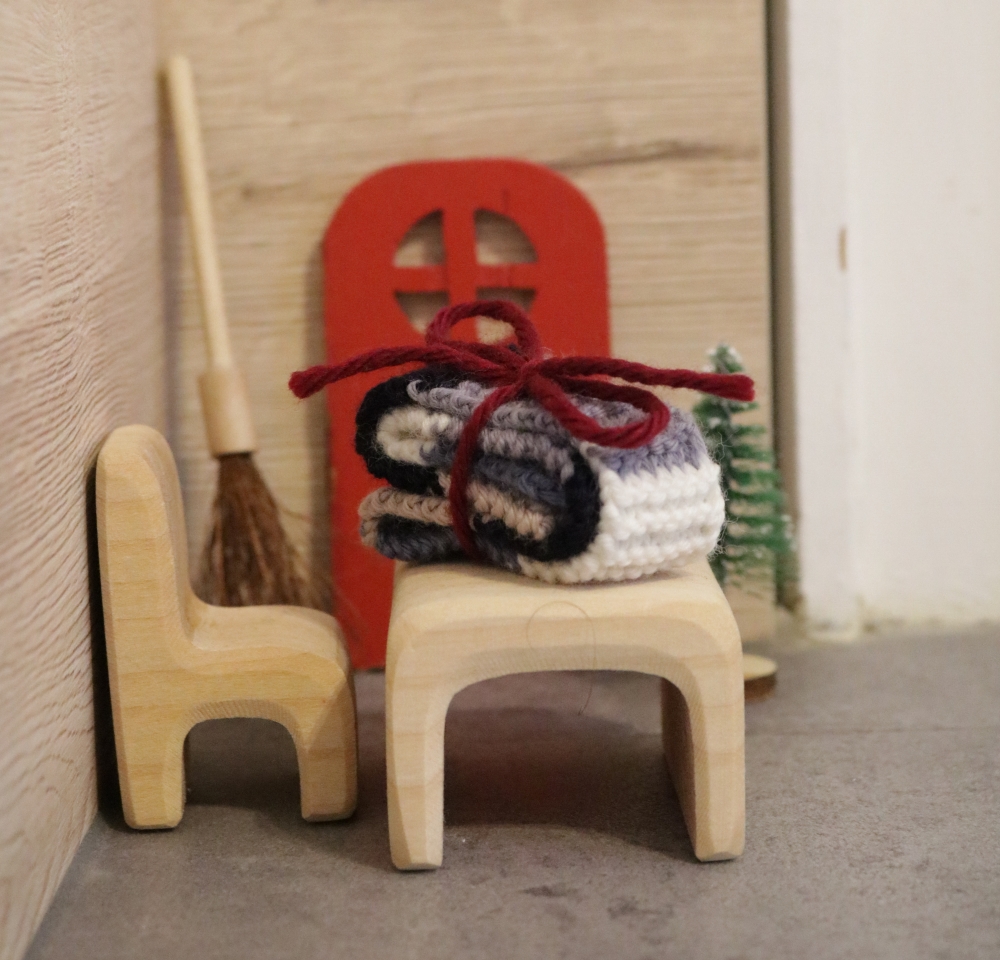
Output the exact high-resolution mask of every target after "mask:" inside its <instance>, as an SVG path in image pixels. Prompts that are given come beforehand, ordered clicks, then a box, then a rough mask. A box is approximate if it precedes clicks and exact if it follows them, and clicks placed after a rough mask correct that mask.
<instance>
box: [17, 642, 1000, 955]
mask: <svg viewBox="0 0 1000 960" xmlns="http://www.w3.org/2000/svg"><path fill="white" fill-rule="evenodd" d="M779 662H780V681H779V685H778V689H777V692H776V694H775V695H774V696H773V697H771V698H770V699H769V700H766V701H763V702H760V703H751V704H748V705H747V847H746V853H745V854H744V856H743V857H742V859H740V860H737V861H732V862H728V863H710V864H700V863H698V862H696V861H695V860H694V858H693V856H692V854H691V849H690V846H689V843H688V839H687V835H686V833H685V830H684V826H683V823H682V820H681V817H680V812H679V809H678V806H677V802H676V800H675V798H674V795H673V792H672V789H671V786H670V783H669V779H668V777H667V775H666V773H665V770H664V765H663V762H662V757H661V751H660V741H659V719H658V689H657V682H656V681H655V680H653V679H651V678H648V677H642V676H636V675H631V674H537V675H529V676H522V677H513V678H505V679H503V680H496V681H490V682H488V683H485V684H480V685H478V686H476V687H473V688H470V689H468V690H466V691H463V693H462V694H460V695H459V697H457V698H456V700H455V702H454V704H453V707H452V710H451V712H450V713H449V717H448V729H447V747H446V753H447V762H446V819H447V826H446V829H445V862H444V867H443V868H442V869H441V870H439V871H438V872H436V873H421V874H399V873H396V872H395V871H394V870H393V868H392V865H391V863H390V860H389V850H388V839H387V831H386V804H385V770H384V747H383V733H384V727H383V712H382V706H383V704H382V677H381V676H380V675H378V674H370V675H362V676H359V678H358V693H359V710H360V715H359V725H360V757H361V765H360V801H359V805H358V812H357V814H356V815H355V816H354V818H353V819H351V820H349V821H346V822H343V823H333V824H307V823H304V822H302V821H301V820H300V819H299V817H298V809H297V804H298V801H297V782H296V769H295V758H294V752H293V749H292V744H291V740H290V738H289V737H288V736H287V734H286V733H285V732H284V731H283V730H282V729H281V728H280V727H277V726H276V725H272V724H268V723H265V722H258V721H241V720H230V721H218V722H215V723H211V724H204V725H202V726H200V727H198V728H196V729H195V730H194V731H193V733H192V736H191V740H190V761H189V772H188V778H189V787H190V797H189V805H188V808H187V811H186V813H185V816H184V820H183V822H182V823H181V825H180V826H179V827H178V828H177V829H176V830H174V831H171V832H162V833H135V832H132V831H130V830H128V829H127V828H126V827H125V826H124V824H123V823H122V821H121V817H120V813H115V812H114V810H113V809H112V810H111V812H110V813H109V812H107V811H105V813H104V814H102V816H101V817H99V818H98V820H97V822H96V823H95V824H94V826H93V828H92V830H91V831H90V833H89V835H88V836H87V838H86V839H85V841H84V843H83V846H82V847H81V849H80V852H79V854H78V856H77V858H76V860H75V862H74V863H73V865H72V867H71V868H70V871H69V874H68V875H67V877H66V879H65V881H64V882H63V884H62V887H61V888H60V890H59V892H58V894H57V897H56V900H55V903H54V904H53V906H52V908H51V910H50V912H49V914H48V916H47V917H46V919H45V921H44V922H43V924H42V927H41V929H40V930H39V932H38V935H37V937H36V939H35V942H34V945H33V946H32V948H31V950H30V952H29V954H28V956H29V958H30V960H50V958H52V960H67V958H75V960H89V958H94V960H97V958H100V960H117V958H142V960H160V958H164V960H166V958H169V960H177V958H182V960H187V958H192V960H215V958H219V960H222V958H233V960H237V958H238V960H257V958H260V960H281V958H289V960H312V958H337V957H349V958H353V960H359V958H360V960H364V958H393V960H397V958H398V960H403V958H432V957H433V958H457V957H471V958H479V957H483V958H535V957H539V958H558V957H567V958H569V957H572V958H580V960H586V958H602V960H603V958H612V957H636V958H639V957H642V958H646V957H648V958H671V960H683V958H705V960H715V958H719V960H722V958H727V960H756V958H760V960H779V958H785V957H787V958H811V960H824V958H835V957H836V958H840V957H843V958H864V960H875V958H889V957H893V958H897V957H898V958H908V960H913V958H924V957H927V958H973V957H975V958H980V957H981V958H1000V737H998V734H1000V633H998V631H996V630H987V629H982V630H973V631H967V632H963V633H961V634H953V635H946V634H943V633H942V634H939V635H922V636H899V637H892V638H888V639H886V638H882V639H874V640H871V641H869V642H866V643H862V644H859V645H854V646H849V647H832V646H825V647H815V648H804V649H799V650H791V651H787V652H785V653H782V654H780V655H779Z"/></svg>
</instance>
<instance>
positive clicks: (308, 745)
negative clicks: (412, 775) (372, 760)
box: [292, 682, 358, 820]
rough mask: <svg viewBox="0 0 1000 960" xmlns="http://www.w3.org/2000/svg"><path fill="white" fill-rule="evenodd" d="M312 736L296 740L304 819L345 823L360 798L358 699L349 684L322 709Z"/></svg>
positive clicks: (312, 727) (310, 730) (300, 737)
mask: <svg viewBox="0 0 1000 960" xmlns="http://www.w3.org/2000/svg"><path fill="white" fill-rule="evenodd" d="M320 706H321V713H320V714H319V716H318V717H316V719H315V720H314V722H313V723H312V725H311V728H310V729H309V733H308V735H306V734H303V735H300V736H296V734H295V732H294V731H293V733H292V736H293V738H294V739H295V750H296V753H297V754H298V760H299V783H300V790H301V795H302V817H303V819H305V820H342V819H343V818H344V817H349V816H350V815H351V814H352V813H354V807H355V805H356V803H357V797H358V764H357V734H356V732H355V725H354V697H353V695H352V692H351V685H350V683H349V682H348V683H345V684H344V685H343V686H342V688H341V690H340V692H339V693H338V694H337V695H336V697H335V698H333V699H331V700H330V701H328V702H324V703H322V704H321V705H320Z"/></svg>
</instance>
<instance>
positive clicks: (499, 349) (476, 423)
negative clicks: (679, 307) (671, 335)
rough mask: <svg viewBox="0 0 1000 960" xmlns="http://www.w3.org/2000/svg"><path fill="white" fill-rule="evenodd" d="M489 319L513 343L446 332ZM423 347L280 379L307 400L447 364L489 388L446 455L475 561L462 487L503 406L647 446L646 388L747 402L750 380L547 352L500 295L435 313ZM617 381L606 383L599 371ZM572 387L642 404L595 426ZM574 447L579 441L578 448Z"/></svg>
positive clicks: (663, 417) (602, 437)
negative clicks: (359, 382) (525, 405)
mask: <svg viewBox="0 0 1000 960" xmlns="http://www.w3.org/2000/svg"><path fill="white" fill-rule="evenodd" d="M472 317H489V318H491V319H493V320H501V321H503V322H504V323H507V324H509V325H510V327H511V328H512V330H513V332H514V338H515V342H514V343H509V344H506V345H498V344H487V343H472V342H468V341H458V340H454V339H453V338H452V337H451V330H452V328H453V327H454V326H455V325H456V324H457V323H460V322H461V321H462V320H468V319H470V318H472ZM424 341H425V343H424V345H423V346H400V347H382V348H379V349H376V350H370V351H368V352H367V353H361V354H358V355H357V356H355V357H351V358H349V359H347V360H344V361H342V362H340V363H336V364H333V365H332V366H323V365H321V366H316V367H310V368H309V369H308V370H299V371H297V372H296V373H293V374H292V375H291V377H290V378H289V381H288V386H289V388H290V389H291V390H292V392H293V393H294V394H295V395H296V396H297V397H299V398H305V397H308V396H311V395H312V394H314V393H316V392H317V391H318V390H322V389H323V387H325V386H328V385H329V384H332V383H336V382H337V381H338V380H344V379H346V378H348V377H353V376H356V375H357V374H360V373H367V372H371V371H373V370H380V369H383V368H385V367H395V366H400V365H402V364H404V363H414V362H419V363H435V364H446V365H449V366H451V367H453V368H454V369H456V370H461V371H462V372H463V373H464V374H465V375H466V377H467V378H468V379H469V380H471V381H473V382H476V383H480V384H483V385H488V386H491V387H494V388H495V389H493V390H492V391H489V392H487V393H485V394H484V399H483V401H482V402H481V403H480V404H479V405H478V406H476V407H475V409H474V410H473V411H472V415H471V416H470V417H469V418H468V420H467V421H466V423H465V426H464V428H463V429H462V430H461V432H460V434H459V437H458V443H457V445H456V447H455V452H454V457H453V459H452V461H451V483H450V486H449V492H448V503H449V506H450V508H451V518H452V529H453V530H454V531H455V536H456V537H457V538H458V542H459V544H460V545H461V547H462V550H463V551H464V553H465V554H466V555H468V556H469V557H472V558H473V559H480V558H482V551H481V550H480V548H479V545H478V543H477V541H476V538H475V536H474V535H473V530H472V526H473V524H472V517H471V516H470V514H469V497H468V484H469V481H470V478H471V474H472V469H473V462H474V460H475V459H476V454H477V448H478V446H479V435H480V433H481V432H482V429H483V427H484V426H485V425H486V423H487V422H488V421H489V420H490V419H491V417H492V416H493V415H494V414H495V413H496V412H497V410H498V409H499V408H500V407H501V406H503V405H504V404H506V403H510V402H513V401H517V400H530V401H532V402H534V403H536V404H537V405H538V407H539V408H541V409H543V410H545V411H546V412H547V413H548V414H549V415H550V416H552V417H553V418H554V419H555V420H556V422H558V423H559V424H560V425H561V426H562V427H563V428H564V429H565V430H567V431H568V432H569V433H570V434H572V435H573V436H574V437H576V438H577V439H578V440H579V441H581V442H582V443H588V444H591V445H593V444H597V445H601V446H605V447H613V448H615V449H617V450H635V449H638V448H639V447H644V446H648V445H649V444H650V443H652V442H653V440H655V438H656V437H657V435H658V434H660V433H663V432H664V431H665V430H666V428H667V426H668V425H669V423H670V417H671V414H670V409H669V408H668V407H667V406H666V404H664V403H663V401H662V400H660V398H659V397H657V396H656V394H654V393H652V392H651V391H649V390H647V389H643V388H641V387H637V386H635V384H642V385H644V386H645V387H650V386H667V387H687V388H690V389H694V390H700V391H702V392H703V393H712V394H714V395H715V396H718V397H725V398H728V399H732V400H752V399H753V395H754V388H753V381H752V380H751V379H750V378H749V377H747V376H745V375H743V374H717V373H697V372H696V371H694V370H683V369H682V370H667V369H660V368H657V367H650V366H646V364H642V363H636V362H634V361H630V360H618V359H615V358H613V357H552V356H547V355H546V352H545V348H544V346H543V345H542V341H541V339H540V338H539V336H538V331H537V330H535V328H534V325H533V324H532V323H531V320H530V319H529V318H528V315H527V314H526V313H525V312H524V311H523V310H521V309H520V308H519V307H517V306H515V305H514V304H513V303H510V302H509V301H506V300H472V301H469V302H466V303H457V304H455V305H453V306H450V307H445V308H444V309H442V310H439V311H438V313H437V315H436V316H435V317H434V320H433V321H432V322H431V324H430V326H429V327H428V328H427V331H426V333H425V334H424ZM609 377H614V378H617V379H618V380H619V381H627V382H617V383H612V382H610V381H609V380H608V379H607V378H609ZM571 394H572V395H576V396H578V397H586V398H589V399H591V400H598V401H608V402H612V401H614V402H624V403H626V404H627V405H629V406H631V407H633V408H635V410H636V411H641V415H640V416H638V417H636V418H626V420H625V421H624V422H622V423H619V424H617V425H611V426H603V425H602V424H601V423H600V422H598V421H597V420H595V419H594V418H593V417H591V416H589V415H588V414H586V413H584V412H583V409H582V406H581V405H580V404H577V403H575V402H574V401H573V400H572V399H571ZM581 449H582V447H581Z"/></svg>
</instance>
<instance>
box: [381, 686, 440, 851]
mask: <svg viewBox="0 0 1000 960" xmlns="http://www.w3.org/2000/svg"><path fill="white" fill-rule="evenodd" d="M450 699H451V697H450V696H449V695H445V694H442V693H440V692H439V691H436V690H434V689H428V688H427V687H426V686H423V685H420V684H418V683H412V684H411V683H408V682H407V681H406V680H405V679H403V678H400V677H399V675H398V671H396V674H395V675H394V676H391V677H389V676H387V677H386V730H385V733H386V779H387V787H388V799H389V848H390V852H391V854H392V862H393V863H394V864H395V865H396V866H397V867H398V868H399V869H400V870H432V869H434V868H436V867H440V866H441V859H442V855H443V833H444V722H445V715H446V713H447V710H448V702H449V701H450Z"/></svg>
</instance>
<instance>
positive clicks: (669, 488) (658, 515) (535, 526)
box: [355, 367, 725, 583]
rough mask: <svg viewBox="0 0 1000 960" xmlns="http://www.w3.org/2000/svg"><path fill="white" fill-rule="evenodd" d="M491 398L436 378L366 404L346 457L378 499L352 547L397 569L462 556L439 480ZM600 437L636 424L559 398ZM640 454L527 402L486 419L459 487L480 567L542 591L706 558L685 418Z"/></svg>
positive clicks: (446, 481) (474, 386)
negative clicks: (357, 464)
mask: <svg viewBox="0 0 1000 960" xmlns="http://www.w3.org/2000/svg"><path fill="white" fill-rule="evenodd" d="M490 392H492V391H491V388H489V387H484V386H483V385H481V384H480V383H477V382H476V381H474V380H472V379H469V377H468V375H467V374H462V373H460V372H458V371H456V370H454V369H450V368H447V367H426V368H424V369H421V370H417V371H415V372H413V373H408V374H405V375H403V376H398V377H393V378H391V379H389V380H387V381H385V382H384V383H381V384H379V385H378V386H376V387H374V388H373V389H372V390H370V391H369V392H368V394H367V395H366V396H365V399H364V401H363V402H362V404H361V406H360V408H359V409H358V414H357V434H356V439H355V446H356V449H357V451H358V453H359V454H361V456H362V457H363V458H364V460H365V463H366V464H367V466H368V469H369V471H370V472H371V473H372V474H373V475H374V476H376V477H379V478H381V479H384V480H387V481H388V482H389V484H391V486H389V487H382V488H380V489H379V490H376V491H374V492H373V493H372V494H370V495H369V496H368V497H366V498H365V500H363V501H362V503H361V506H360V508H359V515H360V517H361V537H362V540H363V541H364V542H365V543H366V544H368V545H369V546H372V547H374V548H375V549H376V550H378V551H379V552H380V553H382V554H384V555H385V556H387V557H390V558H392V559H398V560H406V561H410V562H425V561H430V560H442V559H448V558H457V557H460V556H462V555H463V551H462V548H461V546H460V545H459V542H458V538H457V536H456V534H455V531H454V529H453V528H452V525H451V524H452V516H451V508H450V505H449V502H448V490H449V486H450V480H451V476H450V471H451V465H452V460H453V459H454V456H455V450H456V447H457V443H458V438H459V435H460V434H461V432H462V429H463V427H464V426H465V424H466V423H467V422H468V420H469V418H470V416H471V415H472V413H473V411H474V409H475V408H476V407H477V406H478V405H479V404H480V403H481V402H482V401H483V399H484V398H485V397H486V396H487V395H488V394H489V393H490ZM570 399H571V401H572V403H573V404H574V405H576V406H577V407H578V408H579V409H580V410H581V411H583V412H584V413H585V414H587V415H588V416H590V417H592V418H593V419H594V420H596V421H597V422H598V423H600V424H601V425H602V426H607V427H613V426H621V425H624V424H628V423H631V422H634V421H636V420H640V419H642V418H643V416H644V414H643V413H642V412H641V411H639V410H637V409H636V408H635V407H633V406H631V405H629V404H627V403H623V402H620V401H611V400H600V399H595V398H589V397H579V396H571V398H570ZM670 414H671V416H670V422H669V424H668V426H667V427H666V428H665V429H664V430H662V431H661V432H660V433H659V434H657V435H656V436H655V437H654V438H653V439H652V441H651V442H649V443H648V444H646V445H645V446H642V447H637V448H633V449H621V448H613V447H603V446H599V445H597V444H595V443H591V442H588V441H584V440H579V439H577V438H576V437H574V436H572V435H571V434H570V433H569V432H568V431H567V430H566V429H565V428H564V427H563V426H562V425H561V424H560V423H559V422H558V421H557V420H556V419H555V418H554V417H553V416H552V415H551V414H550V413H548V412H547V411H546V410H544V409H543V408H542V407H541V406H540V405H539V404H538V403H537V402H535V401H534V400H532V399H518V400H513V401H510V402H507V403H504V404H503V405H501V406H500V407H499V408H497V409H496V410H495V411H494V413H493V414H492V416H491V417H490V418H489V420H488V421H487V422H486V425H485V427H484V428H483V429H482V431H481V432H480V434H479V437H478V441H477V455H476V457H475V460H474V462H473V465H472V470H471V476H470V480H469V483H468V486H467V498H468V502H469V508H470V519H471V529H472V535H473V538H474V540H475V544H476V546H477V548H478V549H479V551H480V552H481V554H482V555H483V557H484V558H486V559H488V560H489V561H490V562H491V563H494V564H496V565H497V566H500V567H503V568H505V569H508V570H512V571H515V572H518V573H521V574H525V575H527V576H530V577H535V578H538V579H541V580H546V581H549V582H559V583H583V582H587V581H594V580H626V579H633V578H636V577H641V576H645V575H647V574H652V573H657V572H660V571H663V570H668V569H671V568H674V567H678V566H681V565H683V564H685V563H687V562H689V561H690V560H692V559H693V558H695V557H703V556H706V555H707V554H708V553H710V552H711V550H712V549H713V547H714V546H715V543H716V541H717V539H718V537H719V533H720V531H721V528H722V523H723V519H724V514H725V510H724V502H723V497H722V492H721V489H720V483H719V468H718V466H717V465H716V464H715V463H714V462H713V461H712V460H711V458H710V457H709V455H708V451H707V449H706V447H705V442H704V440H703V439H702V436H701V434H700V433H699V431H698V428H697V427H696V426H695V424H694V421H693V419H692V418H691V416H690V415H689V414H687V413H685V412H684V411H681V410H677V409H674V408H671V410H670Z"/></svg>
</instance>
